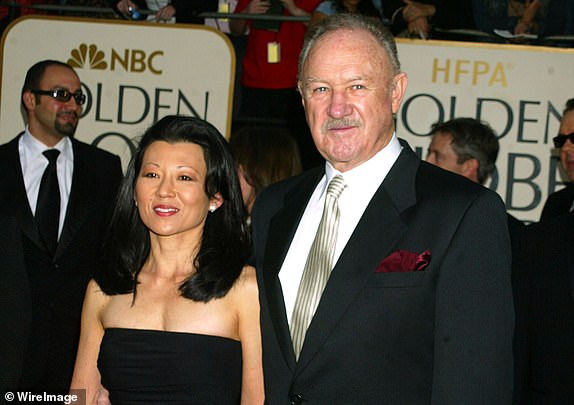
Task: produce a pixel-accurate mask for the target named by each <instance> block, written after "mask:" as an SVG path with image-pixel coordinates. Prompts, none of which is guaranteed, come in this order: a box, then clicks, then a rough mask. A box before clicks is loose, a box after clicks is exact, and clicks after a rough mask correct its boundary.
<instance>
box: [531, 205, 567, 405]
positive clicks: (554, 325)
mask: <svg viewBox="0 0 574 405" xmlns="http://www.w3.org/2000/svg"><path fill="white" fill-rule="evenodd" d="M573 233H574V213H572V212H570V213H567V214H563V215H561V216H556V217H552V218H549V219H547V220H545V221H543V222H540V223H537V224H533V225H530V226H528V227H527V230H526V237H525V240H524V244H525V252H526V255H525V256H524V260H523V261H522V262H521V265H522V266H523V267H524V270H525V274H527V278H525V280H526V281H525V283H524V286H525V291H526V300H525V302H526V303H527V311H526V313H525V314H524V315H525V319H526V324H527V333H526V335H524V336H522V339H523V340H524V341H526V342H527V343H528V350H527V353H528V359H527V360H528V361H527V362H526V364H527V371H526V373H525V374H526V381H527V385H526V391H525V393H524V398H525V400H524V402H522V403H523V404H545V405H563V404H571V403H574V384H572V382H573V381H574V344H572V342H574V249H572V234H573Z"/></svg>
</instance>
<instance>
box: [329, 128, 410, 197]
mask: <svg viewBox="0 0 574 405" xmlns="http://www.w3.org/2000/svg"><path fill="white" fill-rule="evenodd" d="M402 149H403V147H402V146H401V143H400V142H399V139H398V138H397V136H396V133H393V136H392V137H391V140H390V141H389V143H388V144H387V145H386V146H385V147H384V148H383V149H381V150H380V151H378V152H377V153H376V154H375V155H373V157H372V158H370V159H369V160H367V161H366V162H364V163H362V164H360V165H359V166H357V167H355V168H353V169H351V170H349V171H346V172H344V173H341V172H339V171H338V170H337V169H335V168H334V167H333V166H332V165H331V163H329V162H327V163H326V164H325V174H326V183H325V189H326V185H327V184H329V181H331V179H332V178H333V177H334V176H336V175H337V174H341V175H342V176H343V178H344V179H345V184H346V185H347V187H349V188H356V189H357V190H364V188H365V187H367V188H368V189H372V188H373V186H376V187H375V190H376V188H378V186H379V185H380V184H381V183H382V182H383V180H384V179H385V177H386V176H387V174H388V173H389V171H390V170H391V167H393V165H394V164H395V161H396V160H397V158H398V157H399V155H400V153H401V150H402ZM373 193H374V191H373Z"/></svg>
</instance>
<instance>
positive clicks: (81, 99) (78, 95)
mask: <svg viewBox="0 0 574 405" xmlns="http://www.w3.org/2000/svg"><path fill="white" fill-rule="evenodd" d="M32 94H39V95H41V96H50V97H52V98H53V99H55V100H57V101H59V102H61V103H67V102H68V101H70V99H71V98H72V97H74V101H75V102H76V104H78V105H83V104H84V103H85V102H86V95H85V94H82V92H81V91H80V90H78V91H76V92H74V93H72V92H70V91H68V90H65V89H55V90H32Z"/></svg>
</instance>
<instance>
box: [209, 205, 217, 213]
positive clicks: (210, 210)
mask: <svg viewBox="0 0 574 405" xmlns="http://www.w3.org/2000/svg"><path fill="white" fill-rule="evenodd" d="M216 209H217V208H215V205H212V206H210V207H209V212H215V210H216Z"/></svg>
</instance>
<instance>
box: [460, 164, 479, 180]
mask: <svg viewBox="0 0 574 405" xmlns="http://www.w3.org/2000/svg"><path fill="white" fill-rule="evenodd" d="M462 174H463V176H465V177H467V178H469V179H471V180H472V181H474V182H475V183H478V160H476V159H475V158H472V159H468V160H466V161H465V162H464V163H463V164H462Z"/></svg>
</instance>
